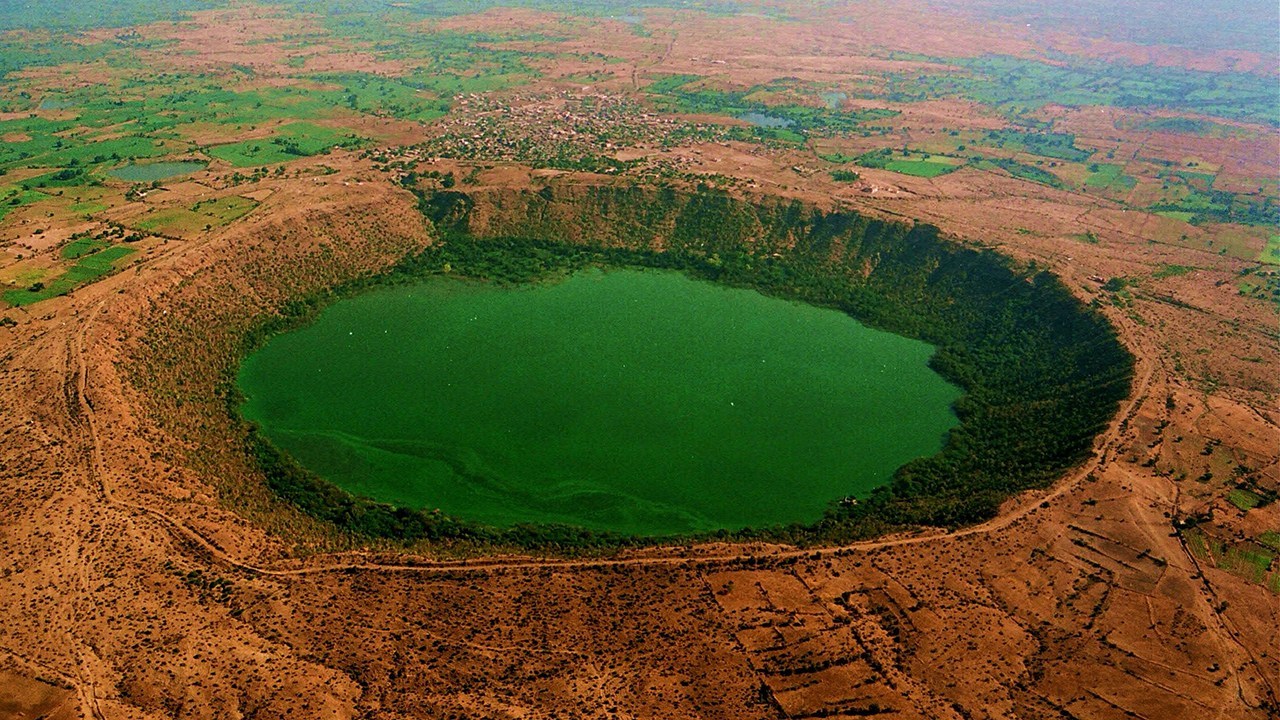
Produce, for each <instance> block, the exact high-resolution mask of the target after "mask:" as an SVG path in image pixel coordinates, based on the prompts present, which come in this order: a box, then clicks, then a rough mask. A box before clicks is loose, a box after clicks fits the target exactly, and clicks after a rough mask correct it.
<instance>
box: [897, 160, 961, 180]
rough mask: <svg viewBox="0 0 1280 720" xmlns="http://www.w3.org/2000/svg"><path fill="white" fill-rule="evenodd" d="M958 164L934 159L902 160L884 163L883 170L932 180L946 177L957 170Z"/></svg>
mask: <svg viewBox="0 0 1280 720" xmlns="http://www.w3.org/2000/svg"><path fill="white" fill-rule="evenodd" d="M959 168H960V165H959V164H956V163H954V162H951V161H950V160H943V159H935V158H914V157H913V158H903V159H901V160H891V161H889V162H887V163H885V166H884V169H885V170H891V171H893V172H896V173H902V174H903V175H914V176H915V177H924V178H932V177H938V176H939V175H946V174H947V173H949V172H952V171H954V170H958V169H959Z"/></svg>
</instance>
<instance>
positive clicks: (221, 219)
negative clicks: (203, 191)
mask: <svg viewBox="0 0 1280 720" xmlns="http://www.w3.org/2000/svg"><path fill="white" fill-rule="evenodd" d="M256 207H258V201H256V200H251V199H249V198H247V197H240V196H239V195H232V196H229V197H222V198H218V199H216V200H205V201H203V202H198V203H196V204H195V205H192V206H191V211H192V212H196V213H199V214H201V215H203V216H204V217H207V218H209V219H210V220H212V221H213V224H214V225H227V224H230V223H231V222H233V221H235V220H239V219H240V218H242V217H244V216H245V215H247V214H249V211H251V210H253V209H254V208H256Z"/></svg>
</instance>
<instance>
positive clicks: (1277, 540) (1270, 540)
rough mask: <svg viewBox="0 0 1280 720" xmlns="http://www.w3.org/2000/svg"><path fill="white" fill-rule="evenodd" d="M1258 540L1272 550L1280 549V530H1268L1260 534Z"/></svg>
mask: <svg viewBox="0 0 1280 720" xmlns="http://www.w3.org/2000/svg"><path fill="white" fill-rule="evenodd" d="M1258 542H1259V543H1262V544H1263V545H1265V546H1267V547H1269V548H1271V549H1272V550H1277V551H1280V532H1275V531H1274V530H1268V531H1266V532H1264V533H1262V534H1261V535H1259V536H1258Z"/></svg>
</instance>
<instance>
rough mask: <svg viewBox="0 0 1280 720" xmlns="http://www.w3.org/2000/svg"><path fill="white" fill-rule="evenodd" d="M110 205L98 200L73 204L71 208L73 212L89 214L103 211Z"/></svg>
mask: <svg viewBox="0 0 1280 720" xmlns="http://www.w3.org/2000/svg"><path fill="white" fill-rule="evenodd" d="M108 207H110V206H109V205H104V204H103V203H98V202H82V203H76V204H75V205H72V206H71V208H70V210H71V212H77V213H84V214H85V215H88V214H90V213H96V212H102V211H103V210H106V209H107V208H108Z"/></svg>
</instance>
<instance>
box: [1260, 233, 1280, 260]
mask: <svg viewBox="0 0 1280 720" xmlns="http://www.w3.org/2000/svg"><path fill="white" fill-rule="evenodd" d="M1258 262H1263V263H1267V264H1268V265H1280V235H1271V236H1269V237H1268V238H1267V245H1266V247H1264V248H1262V252H1260V253H1258Z"/></svg>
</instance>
